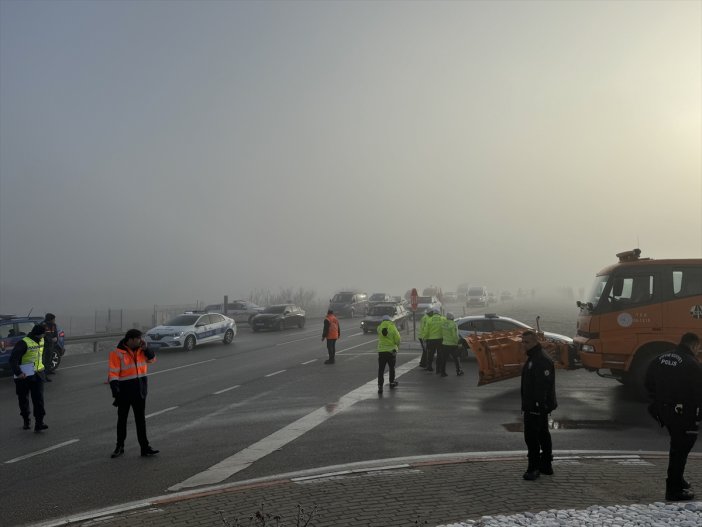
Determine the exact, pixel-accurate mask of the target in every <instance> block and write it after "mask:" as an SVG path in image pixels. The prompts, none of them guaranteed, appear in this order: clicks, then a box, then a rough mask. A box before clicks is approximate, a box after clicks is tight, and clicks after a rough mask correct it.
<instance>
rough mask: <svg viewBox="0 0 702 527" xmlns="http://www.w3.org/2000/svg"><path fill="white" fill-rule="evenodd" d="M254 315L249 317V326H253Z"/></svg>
mask: <svg viewBox="0 0 702 527" xmlns="http://www.w3.org/2000/svg"><path fill="white" fill-rule="evenodd" d="M254 316H255V315H251V316H250V317H249V320H248V323H249V326H253V318H254Z"/></svg>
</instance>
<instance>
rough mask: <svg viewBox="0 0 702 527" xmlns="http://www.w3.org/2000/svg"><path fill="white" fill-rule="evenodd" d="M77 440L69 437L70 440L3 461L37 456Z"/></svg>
mask: <svg viewBox="0 0 702 527" xmlns="http://www.w3.org/2000/svg"><path fill="white" fill-rule="evenodd" d="M78 441H80V439H71V440H70V441H64V442H63V443H59V444H58V445H54V446H50V447H48V448H44V449H42V450H37V451H36V452H32V453H31V454H25V455H24V456H20V457H16V458H14V459H10V460H9V461H5V463H16V462H17V461H22V460H23V459H27V458H30V457H34V456H38V455H39V454H45V453H46V452H51V451H52V450H56V449H57V448H61V447H64V446H68V445H71V444H73V443H77V442H78Z"/></svg>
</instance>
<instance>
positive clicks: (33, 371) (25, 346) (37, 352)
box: [10, 324, 49, 432]
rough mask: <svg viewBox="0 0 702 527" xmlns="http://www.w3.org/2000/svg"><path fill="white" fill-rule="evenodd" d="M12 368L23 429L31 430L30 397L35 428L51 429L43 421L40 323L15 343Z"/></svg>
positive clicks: (41, 336)
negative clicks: (30, 398)
mask: <svg viewBox="0 0 702 527" xmlns="http://www.w3.org/2000/svg"><path fill="white" fill-rule="evenodd" d="M10 368H12V373H13V374H14V378H15V393H16V394H17V400H18V402H19V408H20V415H21V416H22V419H24V426H23V428H24V430H29V429H30V424H31V422H30V420H29V416H30V415H31V413H30V411H29V396H30V394H31V397H32V407H33V409H34V431H35V432H41V431H42V430H46V429H47V428H49V427H48V426H47V425H46V424H45V423H44V415H46V412H45V411H44V374H43V372H44V326H42V325H40V324H37V325H36V326H34V327H33V328H32V330H31V331H30V332H29V335H27V336H26V337H24V338H23V339H22V340H20V341H18V342H17V344H15V347H14V348H13V349H12V354H11V355H10Z"/></svg>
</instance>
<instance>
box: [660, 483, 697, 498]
mask: <svg viewBox="0 0 702 527" xmlns="http://www.w3.org/2000/svg"><path fill="white" fill-rule="evenodd" d="M683 481H684V480H683ZM682 485H683V484H682V483H681V482H671V481H670V479H666V480H665V499H666V501H689V500H693V499H695V494H694V493H693V492H692V491H691V490H689V489H684V488H683V487H682Z"/></svg>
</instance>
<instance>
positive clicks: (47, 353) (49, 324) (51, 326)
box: [42, 313, 58, 382]
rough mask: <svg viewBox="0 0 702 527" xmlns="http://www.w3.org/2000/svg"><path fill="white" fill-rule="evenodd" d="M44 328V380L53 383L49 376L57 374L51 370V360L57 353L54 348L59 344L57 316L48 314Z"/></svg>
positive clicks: (45, 317) (43, 323)
mask: <svg viewBox="0 0 702 527" xmlns="http://www.w3.org/2000/svg"><path fill="white" fill-rule="evenodd" d="M42 325H43V326H44V330H45V332H44V359H43V362H44V380H45V381H46V382H51V379H50V378H49V374H54V373H56V372H55V371H54V370H53V369H52V368H51V359H52V358H53V354H54V352H55V351H56V350H55V349H54V348H55V347H56V345H57V342H58V328H57V326H56V315H54V314H53V313H47V314H46V315H45V316H44V321H43V322H42Z"/></svg>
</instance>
